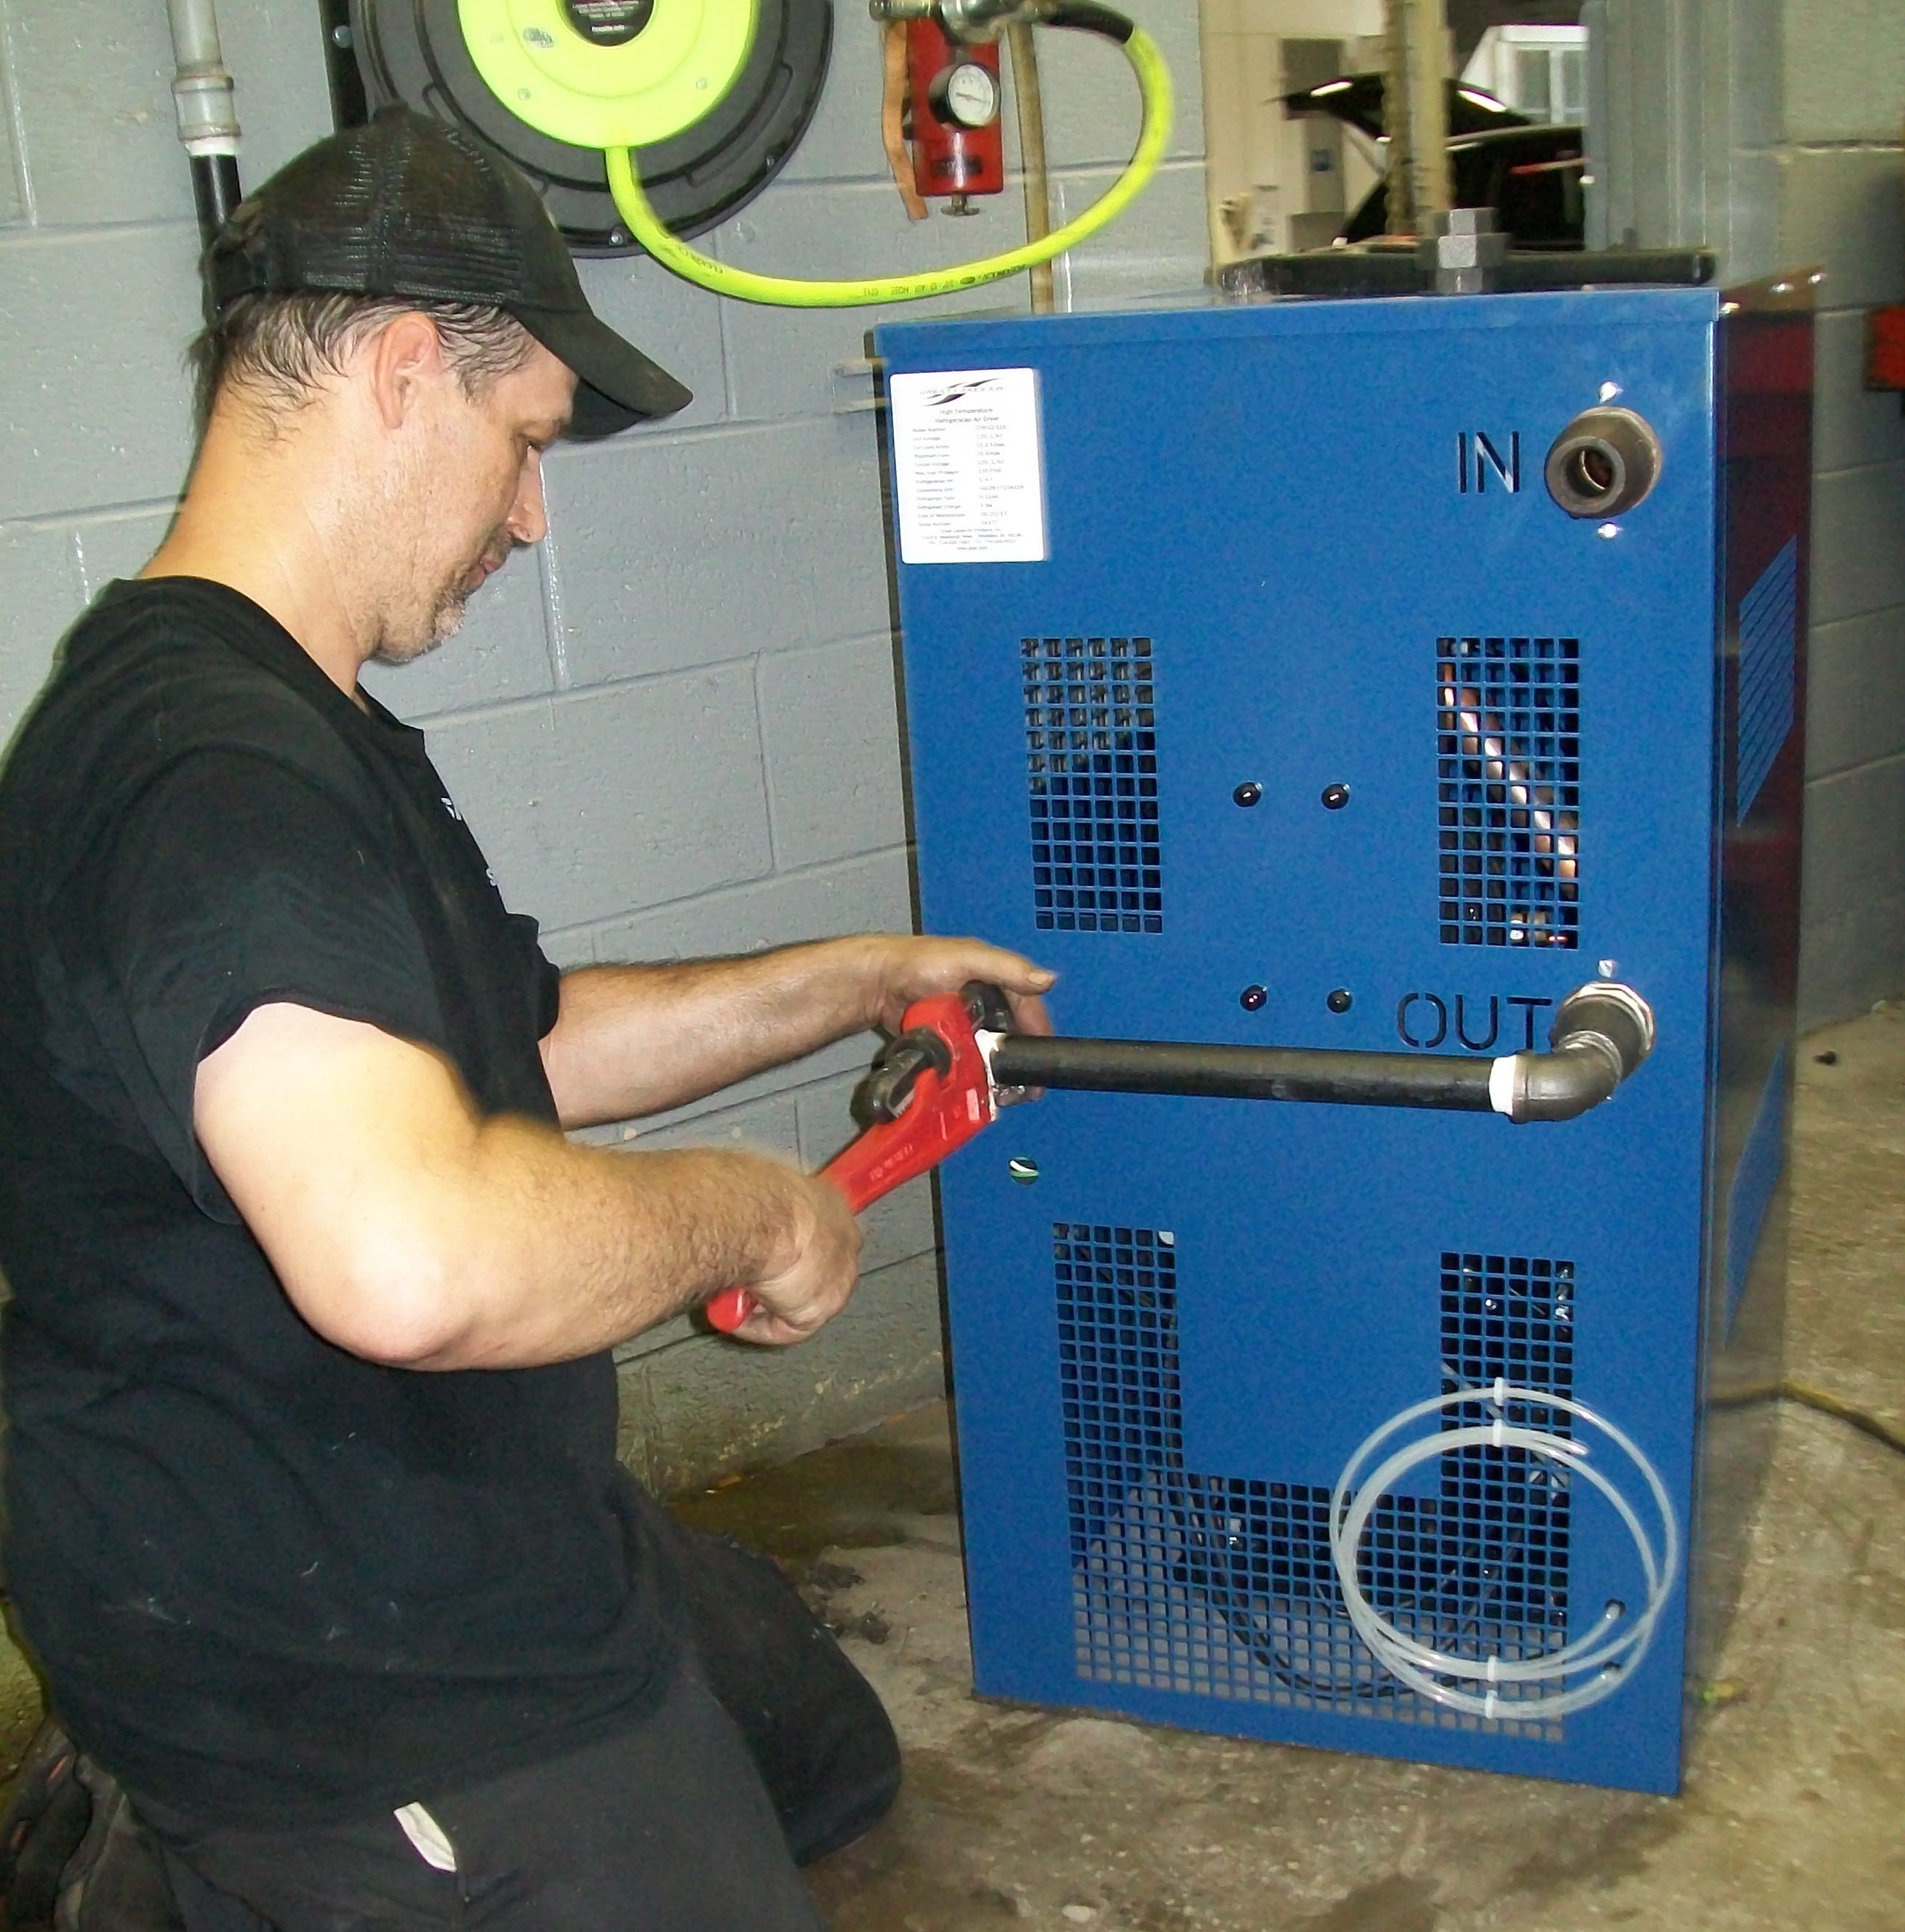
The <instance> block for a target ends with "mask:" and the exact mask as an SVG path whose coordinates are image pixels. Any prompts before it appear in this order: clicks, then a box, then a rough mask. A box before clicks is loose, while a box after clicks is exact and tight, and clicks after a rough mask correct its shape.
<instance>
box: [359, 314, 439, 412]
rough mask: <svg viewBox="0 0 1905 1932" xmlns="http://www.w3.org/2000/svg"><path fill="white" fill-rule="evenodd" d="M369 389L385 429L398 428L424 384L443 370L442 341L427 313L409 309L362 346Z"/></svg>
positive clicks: (416, 401)
mask: <svg viewBox="0 0 1905 1932" xmlns="http://www.w3.org/2000/svg"><path fill="white" fill-rule="evenodd" d="M365 348H366V350H368V374H369V376H370V378H371V395H372V397H373V398H374V401H375V402H376V404H377V413H378V415H379V416H380V417H381V418H382V419H383V425H384V427H385V428H386V429H393V430H394V429H400V428H402V427H403V425H404V422H406V421H407V419H408V418H409V416H410V413H411V412H412V411H413V410H415V408H416V406H417V403H418V401H419V398H420V396H421V395H422V392H423V390H424V389H425V386H427V385H428V383H431V381H432V380H434V379H435V378H437V377H440V376H442V375H443V373H444V364H443V338H442V337H440V335H438V334H437V325H436V324H435V323H434V322H432V321H431V319H430V318H429V317H428V316H427V315H425V314H422V313H421V312H420V311H417V310H416V309H412V310H410V311H409V312H408V313H407V314H404V315H400V316H399V317H398V318H397V319H396V320H395V322H392V323H386V325H385V326H384V327H383V328H382V329H380V330H379V331H378V332H377V334H376V335H374V336H373V337H372V338H371V340H370V341H369V342H368V344H366V345H365Z"/></svg>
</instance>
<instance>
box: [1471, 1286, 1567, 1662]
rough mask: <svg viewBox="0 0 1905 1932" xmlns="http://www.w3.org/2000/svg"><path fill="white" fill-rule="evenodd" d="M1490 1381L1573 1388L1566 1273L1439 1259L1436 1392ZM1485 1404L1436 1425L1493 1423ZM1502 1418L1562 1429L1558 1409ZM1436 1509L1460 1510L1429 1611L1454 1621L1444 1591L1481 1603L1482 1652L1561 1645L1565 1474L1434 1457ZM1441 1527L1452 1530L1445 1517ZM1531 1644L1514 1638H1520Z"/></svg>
mask: <svg viewBox="0 0 1905 1932" xmlns="http://www.w3.org/2000/svg"><path fill="white" fill-rule="evenodd" d="M1497 1379H1501V1380H1502V1381H1505V1382H1508V1383H1510V1384H1511V1385H1512V1386H1514V1387H1515V1388H1526V1389H1534V1390H1535V1391H1538V1393H1540V1394H1543V1395H1562V1396H1571V1395H1572V1394H1574V1266H1573V1265H1572V1264H1571V1262H1557V1261H1543V1260H1536V1259H1529V1258H1528V1257H1526V1256H1520V1255H1463V1254H1445V1255H1444V1256H1443V1257H1442V1394H1445V1395H1453V1394H1454V1393H1455V1391H1457V1389H1462V1388H1490V1387H1492V1386H1493V1384H1494V1383H1495V1382H1496V1380H1497ZM1495 1415H1496V1410H1495V1408H1494V1406H1493V1404H1492V1403H1487V1404H1485V1403H1461V1404H1460V1405H1459V1406H1457V1407H1456V1408H1454V1409H1449V1410H1448V1411H1446V1412H1445V1415H1444V1417H1443V1423H1442V1426H1443V1427H1444V1428H1445V1429H1463V1428H1468V1427H1472V1426H1473V1425H1475V1424H1478V1423H1482V1422H1491V1421H1493V1420H1494V1418H1495ZM1504 1416H1505V1420H1506V1421H1508V1422H1509V1423H1510V1424H1514V1425H1517V1426H1523V1427H1528V1428H1531V1429H1542V1430H1547V1432H1548V1433H1550V1435H1553V1436H1568V1437H1571V1436H1573V1434H1574V1427H1573V1419H1572V1418H1571V1417H1570V1416H1569V1415H1568V1413H1567V1412H1566V1411H1565V1409H1544V1408H1542V1407H1541V1406H1539V1405H1538V1404H1531V1403H1509V1404H1508V1407H1507V1409H1506V1410H1505V1412H1504ZM1441 1469H1442V1508H1443V1511H1444V1514H1445V1517H1449V1516H1451V1515H1452V1516H1454V1517H1457V1518H1459V1521H1460V1529H1459V1532H1458V1534H1457V1541H1456V1547H1455V1549H1454V1550H1452V1551H1451V1555H1452V1556H1455V1557H1456V1559H1457V1563H1456V1567H1455V1568H1453V1569H1451V1571H1449V1572H1448V1574H1447V1575H1446V1577H1445V1582H1444V1585H1443V1588H1444V1592H1445V1595H1444V1598H1443V1601H1442V1602H1441V1603H1440V1604H1439V1606H1438V1610H1439V1613H1440V1614H1441V1615H1442V1616H1450V1617H1460V1616H1461V1615H1462V1614H1463V1612H1462V1610H1461V1608H1460V1603H1459V1602H1457V1601H1451V1598H1450V1596H1449V1595H1448V1592H1449V1590H1450V1587H1451V1586H1454V1590H1455V1593H1456V1595H1457V1596H1459V1597H1460V1598H1463V1599H1465V1600H1466V1601H1467V1602H1468V1603H1469V1604H1471V1605H1478V1604H1479V1605H1481V1606H1484V1607H1485V1610H1486V1613H1487V1616H1489V1619H1490V1621H1489V1622H1488V1623H1487V1629H1488V1631H1489V1632H1490V1637H1489V1648H1490V1649H1500V1650H1502V1652H1503V1654H1504V1655H1506V1656H1508V1657H1510V1658H1523V1657H1530V1656H1532V1655H1534V1654H1535V1652H1536V1651H1538V1650H1543V1649H1548V1648H1550V1646H1551V1645H1552V1644H1554V1643H1559V1640H1560V1639H1561V1637H1562V1634H1564V1633H1565V1631H1566V1630H1567V1628H1568V1491H1567V1489H1566V1488H1565V1483H1566V1480H1567V1478H1566V1475H1565V1472H1562V1471H1559V1470H1556V1469H1555V1468H1554V1467H1553V1465H1552V1464H1550V1463H1545V1462H1544V1461H1543V1460H1541V1457H1538V1456H1531V1455H1530V1454H1529V1452H1528V1451H1526V1449H1495V1448H1490V1447H1488V1446H1487V1445H1477V1446H1475V1447H1472V1448H1466V1449H1458V1450H1457V1451H1454V1453H1453V1454H1451V1455H1448V1456H1445V1457H1442V1460H1441ZM1451 1528H1454V1524H1451ZM1530 1632H1532V1633H1534V1634H1535V1637H1536V1640H1535V1642H1534V1643H1523V1637H1524V1635H1525V1634H1527V1633H1530Z"/></svg>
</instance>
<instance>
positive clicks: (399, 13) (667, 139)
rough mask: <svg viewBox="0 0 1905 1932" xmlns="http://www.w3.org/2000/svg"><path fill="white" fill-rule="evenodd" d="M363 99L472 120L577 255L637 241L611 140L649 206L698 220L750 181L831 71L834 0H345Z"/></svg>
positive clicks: (765, 168) (689, 221)
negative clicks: (630, 156)
mask: <svg viewBox="0 0 1905 1932" xmlns="http://www.w3.org/2000/svg"><path fill="white" fill-rule="evenodd" d="M350 29H351V39H352V43H353V46H354V47H355V48H356V52H357V59H358V66H359V71H361V73H362V76H363V79H364V83H365V96H366V98H367V101H368V104H369V106H370V107H371V110H373V111H374V110H376V109H377V108H379V107H384V106H386V105H387V104H390V103H392V102H395V101H403V102H407V103H408V104H410V106H412V107H422V108H424V109H425V110H428V112H430V113H433V114H434V115H437V117H438V118H440V119H441V120H444V121H449V123H450V124H452V126H454V127H466V128H469V130H471V131H472V132H473V133H478V134H480V135H481V136H483V138H484V139H485V140H487V141H488V142H490V143H491V145H493V146H495V147H497V148H501V149H502V151H503V153H505V154H507V155H508V157H509V158H510V159H511V160H512V161H514V163H516V165H517V166H518V167H520V169H522V170H523V172H524V173H525V174H526V175H528V176H529V178H530V180H531V181H533V182H535V184H536V186H537V187H538V188H539V189H540V190H541V193H542V197H543V200H544V203H545V204H546V205H547V208H548V209H549V212H550V214H551V215H553V217H555V221H556V226H557V227H558V228H559V229H561V230H562V234H563V236H564V238H565V239H566V240H567V241H568V244H569V246H570V247H571V248H572V249H573V250H574V251H575V252H576V253H577V254H581V255H626V254H640V253H641V252H642V251H641V248H640V244H639V243H638V242H637V241H636V240H635V239H634V235H633V234H632V233H631V231H630V229H629V227H628V223H627V222H626V221H625V220H624V219H623V218H622V215H621V214H620V213H619V211H617V209H616V205H615V203H614V202H613V199H611V198H610V193H609V187H608V175H607V163H606V160H605V158H604V150H605V149H606V148H608V147H610V145H614V144H617V143H619V144H620V145H624V146H627V145H634V146H637V147H639V148H640V150H641V156H642V179H643V182H644V183H645V184H646V187H647V189H648V193H649V198H650V199H651V200H652V202H653V204H654V206H655V213H656V214H657V216H658V217H659V218H660V219H661V220H662V221H663V222H664V223H666V224H667V226H668V227H669V228H670V229H671V230H672V231H673V232H674V233H676V234H681V235H700V234H703V233H706V230H708V229H710V228H712V227H714V226H715V225H716V224H717V223H720V222H721V221H724V220H726V219H727V217H728V216H729V215H730V214H733V213H735V212H736V210H738V209H739V208H743V207H745V205H747V203H748V202H750V201H751V200H752V199H754V196H756V195H757V194H758V193H760V191H761V190H762V189H763V188H764V187H766V185H767V184H768V183H769V181H772V179H773V178H774V177H775V175H776V174H778V172H780V169H781V166H782V164H783V163H784V162H785V161H786V160H787V157H788V156H789V155H790V154H792V153H793V150H794V148H795V146H796V144H797V143H798V142H799V139H800V137H801V136H802V134H804V133H805V132H806V130H807V124H808V122H809V121H811V119H812V118H813V116H814V108H815V107H817V105H818V104H819V101H820V90H821V89H822V87H823V86H824V84H825V83H826V74H827V63H828V58H829V53H830V52H831V50H832V41H833V10H832V0H351V7H350Z"/></svg>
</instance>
